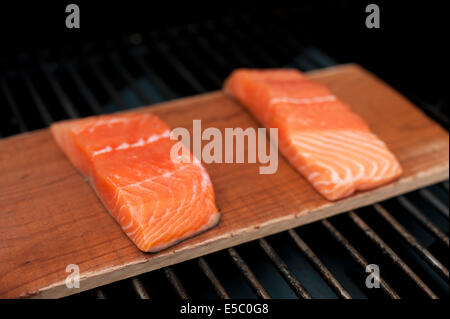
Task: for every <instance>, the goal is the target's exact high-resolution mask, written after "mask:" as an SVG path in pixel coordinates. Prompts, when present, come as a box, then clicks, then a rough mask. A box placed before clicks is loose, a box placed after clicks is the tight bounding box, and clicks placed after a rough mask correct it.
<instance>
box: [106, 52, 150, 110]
mask: <svg viewBox="0 0 450 319" xmlns="http://www.w3.org/2000/svg"><path fill="white" fill-rule="evenodd" d="M109 59H110V61H111V62H112V64H113V65H114V67H115V68H116V69H117V70H118V71H119V73H120V75H121V76H122V77H123V78H124V79H125V81H126V82H127V83H128V85H129V86H130V87H131V88H132V89H133V90H134V91H135V92H136V94H137V96H138V97H139V99H140V100H141V101H142V102H143V103H144V104H146V105H148V104H152V103H153V102H154V101H152V100H151V99H150V98H149V97H148V96H147V94H145V93H144V91H143V90H142V89H141V88H140V87H139V86H138V85H137V83H136V81H135V79H134V78H133V77H132V76H131V74H130V72H128V71H127V69H125V67H124V66H123V64H122V63H120V61H119V56H118V55H110V56H109Z"/></svg>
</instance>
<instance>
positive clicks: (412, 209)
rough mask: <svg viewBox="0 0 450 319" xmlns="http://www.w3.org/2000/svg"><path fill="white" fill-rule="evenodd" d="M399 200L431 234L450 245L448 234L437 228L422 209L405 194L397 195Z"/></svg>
mask: <svg viewBox="0 0 450 319" xmlns="http://www.w3.org/2000/svg"><path fill="white" fill-rule="evenodd" d="M397 201H398V202H399V203H400V204H401V205H402V206H403V207H405V208H406V210H407V211H408V212H409V213H410V214H411V215H412V216H414V218H416V219H417V220H418V221H419V222H420V223H421V224H422V225H423V226H424V227H425V228H426V229H427V230H428V231H429V232H430V233H431V234H433V235H434V236H435V237H436V238H438V239H439V240H440V241H442V242H443V243H444V244H445V245H447V246H449V240H448V236H447V235H446V234H444V233H443V232H442V231H441V230H440V229H439V228H437V227H436V226H435V225H434V224H433V222H432V221H431V220H430V219H429V218H428V217H426V216H425V215H424V214H422V213H421V212H420V210H419V209H418V208H417V207H416V206H414V205H413V203H411V202H410V201H409V200H408V199H407V198H406V197H405V196H399V197H397Z"/></svg>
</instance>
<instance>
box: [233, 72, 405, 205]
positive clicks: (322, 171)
mask: <svg viewBox="0 0 450 319" xmlns="http://www.w3.org/2000/svg"><path fill="white" fill-rule="evenodd" d="M224 90H225V92H226V93H228V94H231V95H232V96H234V97H235V98H236V99H237V100H239V101H240V102H241V103H242V104H243V105H244V106H245V107H246V108H247V109H248V110H249V111H250V112H251V113H252V114H253V115H254V116H255V117H256V118H257V119H258V120H259V121H260V122H261V123H262V124H263V125H264V126H266V127H276V128H278V135H279V141H278V143H279V148H280V151H281V153H282V154H283V155H284V156H285V157H286V158H287V159H288V160H289V162H290V163H291V164H292V165H293V166H294V167H295V168H296V169H297V170H298V171H299V172H300V173H301V174H302V175H303V176H304V177H305V178H306V179H307V180H308V181H309V182H310V183H311V184H312V185H313V186H314V188H315V189H316V190H317V191H319V193H320V194H322V195H323V196H324V197H326V198H327V199H329V200H337V199H341V198H344V197H347V196H349V195H351V194H353V193H354V192H355V191H357V190H368V189H372V188H375V187H378V186H380V185H383V184H386V183H389V182H391V181H393V180H394V179H396V178H398V177H399V176H400V175H401V173H402V168H401V166H400V164H399V163H398V161H397V159H396V158H395V156H394V155H393V154H392V153H391V152H390V151H389V149H388V148H387V146H386V145H385V143H384V142H383V141H381V140H380V139H379V138H378V137H377V136H376V135H375V134H373V133H372V132H371V131H370V129H369V127H368V125H367V124H366V122H365V121H364V120H363V119H362V118H361V117H359V116H358V115H357V114H356V113H354V112H353V111H352V110H351V108H350V107H349V106H348V105H346V104H344V103H343V102H341V101H339V99H337V97H336V96H335V95H334V94H333V93H332V92H331V91H330V90H329V89H328V88H327V87H325V86H324V85H321V84H319V83H317V82H315V81H312V80H308V79H307V78H306V77H305V76H304V75H303V74H302V73H301V72H299V71H297V70H294V69H270V70H252V69H239V70H236V71H234V72H233V73H232V74H231V75H230V76H229V77H228V79H227V80H226V81H225V84H224Z"/></svg>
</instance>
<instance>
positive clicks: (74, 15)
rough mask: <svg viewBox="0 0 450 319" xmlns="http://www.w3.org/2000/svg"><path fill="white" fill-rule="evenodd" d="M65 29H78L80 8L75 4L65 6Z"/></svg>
mask: <svg viewBox="0 0 450 319" xmlns="http://www.w3.org/2000/svg"><path fill="white" fill-rule="evenodd" d="M66 13H68V15H67V17H66V28H68V29H79V28H80V7H79V6H78V5H76V4H73V3H72V4H68V5H67V6H66Z"/></svg>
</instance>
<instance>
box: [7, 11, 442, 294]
mask: <svg viewBox="0 0 450 319" xmlns="http://www.w3.org/2000/svg"><path fill="white" fill-rule="evenodd" d="M271 21H273V22H271V23H270V24H260V25H258V27H255V24H257V23H258V21H254V20H253V18H252V17H251V16H245V15H240V16H233V17H226V18H224V19H222V20H217V21H205V22H204V23H198V24H191V25H187V26H182V27H175V28H171V29H168V30H165V31H158V32H152V33H149V34H144V33H143V34H132V35H129V36H127V37H125V38H121V39H113V40H111V41H110V42H109V43H105V44H104V45H103V46H102V45H99V44H96V45H92V44H86V45H85V46H84V47H83V48H81V50H80V48H73V51H74V52H80V51H81V54H78V53H77V54H73V53H71V52H70V50H68V51H67V52H65V53H64V52H63V53H60V54H59V55H57V56H55V55H53V54H50V53H48V52H41V53H40V56H39V57H38V58H37V60H36V59H35V57H34V56H27V55H24V56H21V57H19V59H18V61H17V63H10V64H9V65H8V66H5V67H4V68H5V70H4V71H3V72H1V75H0V105H2V108H1V110H0V122H1V123H0V124H1V125H0V137H1V136H9V135H12V134H16V133H19V132H25V131H28V130H33V129H37V128H41V127H46V126H48V125H49V124H50V123H52V122H53V121H57V120H61V119H64V118H76V117H82V116H88V115H93V114H100V113H109V112H113V111H118V110H122V109H125V108H128V107H129V108H132V107H137V106H141V105H146V104H152V103H157V102H161V101H165V100H170V99H173V98H177V97H182V96H187V95H192V94H197V93H202V92H206V91H209V90H215V89H219V88H220V87H221V85H222V81H223V79H224V78H225V77H226V76H227V75H228V74H229V72H230V71H231V70H233V69H234V68H237V67H296V68H299V69H301V70H304V71H306V70H312V69H315V68H321V67H327V66H331V65H333V64H336V62H335V61H334V60H333V59H332V58H331V57H329V56H328V55H326V54H324V53H323V52H322V51H321V50H320V49H318V48H316V47H312V46H307V45H304V44H303V43H300V42H299V40H298V39H303V38H302V37H301V36H300V35H299V34H298V33H296V32H297V31H295V29H293V28H289V27H287V24H286V21H287V19H285V17H280V16H276V17H274V19H272V20H271ZM274 43H277V44H278V45H274ZM414 99H415V100H414V101H415V102H416V103H417V104H418V105H419V106H421V107H423V108H424V110H425V111H426V112H428V114H429V115H430V116H432V117H433V118H434V119H436V120H437V121H439V122H440V123H441V124H444V125H448V116H447V115H446V114H445V113H444V112H443V109H442V106H439V105H438V106H431V105H429V104H427V103H421V102H420V99H418V98H415V97H414ZM30 105H31V106H32V107H29V106H30ZM25 106H27V108H26V109H25ZM448 194H449V189H448V181H447V182H445V183H442V184H439V185H434V186H431V187H429V188H425V189H422V190H419V191H416V192H413V193H410V194H407V195H404V196H400V197H397V198H394V199H391V200H388V201H386V202H383V203H378V204H376V205H373V206H372V207H367V208H363V209H361V210H359V212H360V213H361V214H356V213H355V212H349V213H348V214H344V215H340V216H336V217H333V218H330V219H327V220H323V221H320V222H316V223H313V224H310V225H306V226H302V227H299V228H297V229H295V230H294V229H292V230H289V231H287V232H284V233H281V234H277V235H273V236H270V237H267V238H264V239H260V240H257V241H254V242H250V243H247V244H243V245H240V246H238V247H234V248H230V249H227V250H224V251H221V252H217V253H213V254H211V255H208V256H205V257H201V258H197V259H195V260H191V261H187V262H183V263H181V264H178V265H174V266H172V267H166V268H164V269H161V270H157V271H153V272H151V273H147V274H144V275H141V276H138V277H134V278H131V279H127V280H123V281H121V282H117V283H113V284H110V285H107V286H104V287H101V288H97V289H94V290H91V291H87V292H83V293H80V294H78V295H75V296H71V297H69V298H116V297H120V298H124V297H130V298H142V299H147V298H165V297H179V298H182V299H186V298H190V297H207V298H217V297H219V298H230V297H234V298H271V297H275V298H286V297H287V298H290V297H299V298H311V297H313V298H352V297H353V298H367V297H387V298H403V297H430V298H438V297H448V295H449V287H448V279H449V273H448V268H447V267H448V246H449V238H448V218H449V208H448ZM411 217H413V218H411ZM370 263H376V264H378V265H379V266H380V269H381V270H382V280H381V289H367V288H366V287H365V284H364V283H365V276H366V275H367V274H366V273H365V268H366V266H367V265H368V264H370Z"/></svg>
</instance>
